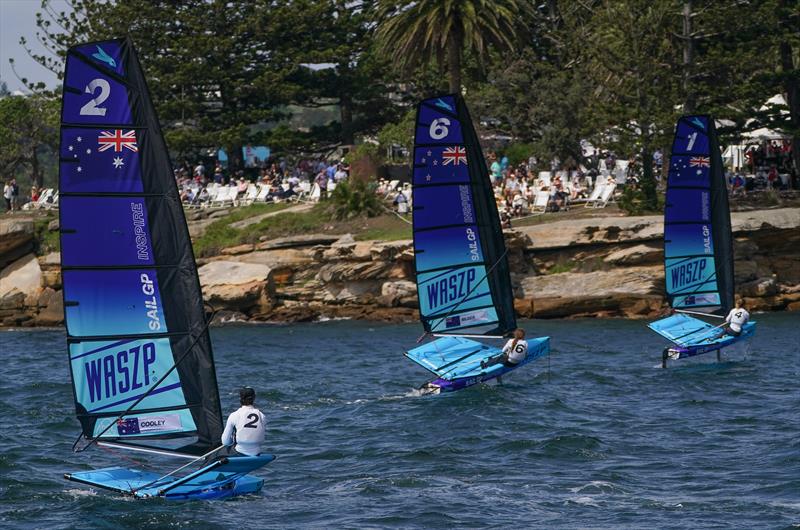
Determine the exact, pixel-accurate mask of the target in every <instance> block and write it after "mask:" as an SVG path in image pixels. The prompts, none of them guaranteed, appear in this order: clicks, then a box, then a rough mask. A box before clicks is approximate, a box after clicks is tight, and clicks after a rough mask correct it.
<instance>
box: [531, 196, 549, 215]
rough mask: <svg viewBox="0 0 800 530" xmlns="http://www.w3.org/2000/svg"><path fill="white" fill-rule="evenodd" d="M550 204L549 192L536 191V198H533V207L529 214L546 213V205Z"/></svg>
mask: <svg viewBox="0 0 800 530" xmlns="http://www.w3.org/2000/svg"><path fill="white" fill-rule="evenodd" d="M549 202H550V192H549V191H537V192H536V196H535V197H534V198H533V206H532V207H531V214H535V213H545V212H546V211H547V203H549Z"/></svg>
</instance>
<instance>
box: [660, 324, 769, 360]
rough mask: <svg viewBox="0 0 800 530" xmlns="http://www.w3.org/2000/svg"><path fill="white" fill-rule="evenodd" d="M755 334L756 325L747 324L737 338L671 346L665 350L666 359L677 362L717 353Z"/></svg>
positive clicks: (728, 336)
mask: <svg viewBox="0 0 800 530" xmlns="http://www.w3.org/2000/svg"><path fill="white" fill-rule="evenodd" d="M755 332H756V323H755V322H748V323H747V324H745V326H744V328H743V329H742V334H741V335H739V336H738V337H734V336H732V335H726V336H725V337H724V338H722V340H719V341H715V342H711V343H709V342H705V343H703V342H700V343H697V344H686V345H682V346H678V345H675V346H671V347H669V348H667V350H666V351H667V357H668V358H669V359H670V360H674V361H675V360H679V359H685V358H687V357H695V356H697V355H702V354H704V353H711V352H715V351H719V350H721V349H723V348H727V347H728V346H732V345H734V344H736V343H738V342H742V341H745V340H747V339H749V338H750V337H752V336H753V335H755Z"/></svg>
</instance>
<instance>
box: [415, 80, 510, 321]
mask: <svg viewBox="0 0 800 530" xmlns="http://www.w3.org/2000/svg"><path fill="white" fill-rule="evenodd" d="M413 193H414V195H413V220H414V252H415V265H416V273H417V275H416V280H417V293H418V295H419V304H420V318H421V321H422V325H423V326H424V328H425V331H427V332H430V333H445V334H470V335H497V334H504V333H507V332H509V331H511V330H512V329H514V328H515V327H516V320H515V315H514V304H513V302H514V300H513V294H512V291H511V279H510V276H509V268H508V259H507V257H506V249H505V243H504V241H503V231H502V228H501V227H500V218H499V216H498V213H497V204H496V203H495V199H494V193H493V191H492V185H491V182H490V180H489V173H488V169H487V166H486V162H485V160H484V158H483V153H482V152H481V149H480V145H479V143H478V137H477V135H476V134H475V130H474V129H473V127H472V122H471V120H470V117H469V113H468V111H467V108H466V105H465V104H464V101H463V100H462V99H461V97H459V96H456V95H448V96H440V97H434V98H431V99H426V100H424V101H422V102H421V103H420V104H419V107H418V108H417V121H416V136H415V145H414V167H413Z"/></svg>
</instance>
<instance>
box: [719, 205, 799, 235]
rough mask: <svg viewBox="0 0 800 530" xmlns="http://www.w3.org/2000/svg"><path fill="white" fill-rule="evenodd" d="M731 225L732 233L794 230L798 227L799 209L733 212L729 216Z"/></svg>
mask: <svg viewBox="0 0 800 530" xmlns="http://www.w3.org/2000/svg"><path fill="white" fill-rule="evenodd" d="M731 225H732V228H733V232H734V233H739V232H754V231H756V230H770V229H783V230H789V229H794V228H798V227H800V209H798V208H776V209H774V210H755V211H751V212H734V213H733V214H732V215H731Z"/></svg>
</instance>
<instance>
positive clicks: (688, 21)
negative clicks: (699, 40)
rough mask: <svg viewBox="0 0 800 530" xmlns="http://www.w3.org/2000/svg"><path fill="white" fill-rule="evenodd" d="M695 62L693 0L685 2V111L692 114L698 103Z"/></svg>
mask: <svg viewBox="0 0 800 530" xmlns="http://www.w3.org/2000/svg"><path fill="white" fill-rule="evenodd" d="M693 63H694V37H692V2H691V0H686V1H685V2H684V3H683V86H682V88H683V97H684V100H683V112H684V113H686V114H692V113H693V112H694V111H695V107H696V106H697V103H696V101H695V95H694V89H693V88H692V65H693Z"/></svg>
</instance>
